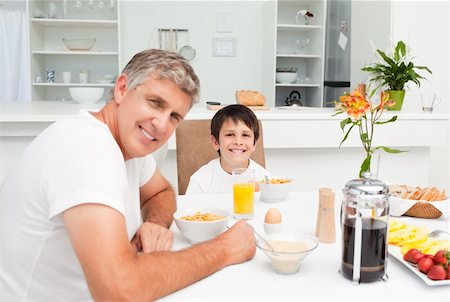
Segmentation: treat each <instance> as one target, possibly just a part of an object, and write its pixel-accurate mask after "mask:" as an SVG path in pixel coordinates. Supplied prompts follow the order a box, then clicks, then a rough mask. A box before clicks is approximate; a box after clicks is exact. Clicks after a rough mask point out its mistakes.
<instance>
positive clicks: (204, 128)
mask: <svg viewBox="0 0 450 302" xmlns="http://www.w3.org/2000/svg"><path fill="white" fill-rule="evenodd" d="M259 126H260V134H259V139H258V141H257V142H256V148H255V152H253V154H252V156H251V157H250V158H251V159H253V160H254V161H255V162H257V163H258V164H260V165H261V166H263V167H265V164H266V162H265V157H264V145H263V133H262V125H261V122H259ZM210 127H211V121H210V120H185V121H183V122H182V123H181V124H180V125H179V126H178V128H177V130H176V132H175V137H176V144H177V151H176V154H177V172H178V194H179V195H183V194H184V193H185V192H186V189H187V186H188V184H189V179H190V177H191V175H192V174H194V172H195V171H197V170H198V169H199V168H200V167H201V166H203V165H205V164H206V163H208V162H209V161H210V160H212V159H214V158H217V157H219V154H218V153H217V152H216V150H214V148H213V146H212V145H211V139H210V137H211V129H210Z"/></svg>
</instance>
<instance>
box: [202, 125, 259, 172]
mask: <svg viewBox="0 0 450 302" xmlns="http://www.w3.org/2000/svg"><path fill="white" fill-rule="evenodd" d="M211 140H212V143H213V146H214V148H215V149H216V151H217V150H220V163H221V165H222V168H223V169H224V170H225V171H227V172H228V173H231V171H232V170H233V169H234V168H246V167H248V164H249V161H248V159H249V157H250V155H251V154H252V153H253V152H254V151H255V136H254V134H253V130H252V129H250V128H249V127H248V126H247V125H245V124H244V123H243V122H242V121H238V122H237V124H235V123H234V122H233V120H232V119H231V118H230V119H227V120H226V121H225V122H224V123H223V125H222V128H221V129H220V132H219V141H216V139H215V138H214V136H211Z"/></svg>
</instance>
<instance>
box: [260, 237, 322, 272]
mask: <svg viewBox="0 0 450 302" xmlns="http://www.w3.org/2000/svg"><path fill="white" fill-rule="evenodd" d="M266 241H267V242H268V243H269V244H270V245H271V246H272V247H273V248H274V250H272V249H271V248H270V247H269V246H268V245H267V244H266V243H265V242H264V241H263V240H261V239H260V238H257V239H256V246H257V247H258V248H259V249H261V250H262V251H263V252H264V254H265V255H266V256H267V257H268V258H269V260H270V264H271V265H272V268H273V270H274V271H276V272H277V273H279V274H282V275H290V274H295V273H297V272H298V270H299V268H300V263H301V262H302V261H303V259H305V257H306V256H308V255H309V253H311V251H313V250H314V249H315V248H316V247H317V246H318V245H319V243H318V242H317V240H315V239H313V238H311V237H309V236H307V235H302V234H294V233H272V234H269V235H268V236H267V237H266Z"/></svg>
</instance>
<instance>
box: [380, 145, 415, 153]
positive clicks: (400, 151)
mask: <svg viewBox="0 0 450 302" xmlns="http://www.w3.org/2000/svg"><path fill="white" fill-rule="evenodd" d="M380 147H381V148H383V150H384V152H387V153H403V152H408V151H403V150H398V149H391V148H388V147H385V146H380Z"/></svg>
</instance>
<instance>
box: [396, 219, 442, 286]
mask: <svg viewBox="0 0 450 302" xmlns="http://www.w3.org/2000/svg"><path fill="white" fill-rule="evenodd" d="M388 243H389V248H388V251H389V254H390V255H391V256H393V257H394V258H396V259H397V260H398V261H399V262H400V263H402V264H404V265H405V266H406V267H407V268H408V269H410V270H411V271H412V272H414V273H415V274H416V275H418V276H419V277H420V278H421V279H422V280H423V281H425V283H426V284H428V285H430V286H439V285H450V280H449V278H450V271H449V270H450V268H449V267H450V265H449V264H450V252H449V251H450V239H449V238H448V234H447V232H442V231H440V232H439V233H437V232H431V231H430V229H429V228H428V227H427V226H424V225H414V224H412V223H409V222H408V221H405V220H403V221H399V220H396V219H391V220H390V222H389V235H388Z"/></svg>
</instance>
